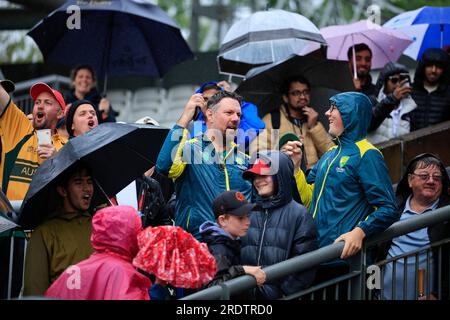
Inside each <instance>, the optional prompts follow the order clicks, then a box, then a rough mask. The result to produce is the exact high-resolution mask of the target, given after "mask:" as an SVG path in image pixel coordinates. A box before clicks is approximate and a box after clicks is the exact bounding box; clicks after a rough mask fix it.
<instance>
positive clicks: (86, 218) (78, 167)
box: [24, 162, 94, 296]
mask: <svg viewBox="0 0 450 320" xmlns="http://www.w3.org/2000/svg"><path fill="white" fill-rule="evenodd" d="M55 185H56V188H55V190H54V193H55V198H57V199H58V200H59V203H60V205H59V206H58V207H56V208H53V209H52V208H49V211H52V210H54V211H52V212H50V214H51V215H50V217H49V218H48V219H47V221H45V222H44V223H42V224H40V225H38V226H37V227H36V229H35V230H34V231H33V233H32V234H31V238H30V240H29V243H28V247H27V253H26V259H25V276H24V295H26V296H41V295H43V294H44V292H45V291H46V290H47V289H48V288H49V287H50V285H51V284H52V283H53V282H54V281H55V280H56V279H57V278H58V277H59V275H60V274H61V273H62V272H63V271H64V270H66V268H67V267H69V266H70V265H73V264H76V263H78V262H80V261H81V260H84V259H86V258H88V257H89V255H90V254H91V253H92V247H91V244H90V241H89V239H90V236H91V220H92V215H91V213H90V212H89V209H90V205H91V200H92V197H93V195H94V185H93V181H92V175H91V172H90V169H89V168H88V167H86V166H85V165H84V164H83V163H82V162H77V163H76V164H75V165H73V166H72V167H71V168H70V169H69V170H67V171H65V172H64V173H63V174H62V175H61V176H60V177H59V179H58V180H57V181H56V183H55Z"/></svg>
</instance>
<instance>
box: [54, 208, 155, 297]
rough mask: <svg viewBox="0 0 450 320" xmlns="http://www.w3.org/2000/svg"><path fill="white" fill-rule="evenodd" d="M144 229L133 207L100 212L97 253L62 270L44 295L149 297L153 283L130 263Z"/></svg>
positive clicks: (96, 229)
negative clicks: (140, 233)
mask: <svg viewBox="0 0 450 320" xmlns="http://www.w3.org/2000/svg"><path fill="white" fill-rule="evenodd" d="M141 229H142V225H141V219H140V218H139V215H138V213H137V212H136V210H135V209H133V208H132V207H129V206H115V207H108V208H104V209H101V210H99V211H97V213H96V214H95V216H94V218H93V220H92V235H91V243H92V247H93V248H94V253H93V254H92V255H91V256H90V257H89V259H86V260H84V261H81V262H80V263H78V264H77V265H76V266H75V267H74V266H72V267H69V268H68V269H67V270H66V271H65V272H64V273H62V274H61V276H60V277H59V278H58V279H57V280H56V281H55V282H54V283H53V285H52V286H51V287H50V288H49V289H48V290H47V292H46V294H45V295H46V296H47V297H53V298H58V299H64V300H149V295H148V290H149V288H150V286H151V282H150V280H149V279H148V278H147V277H146V276H144V275H142V274H141V273H139V272H138V271H137V270H136V269H135V268H134V267H133V265H132V263H131V262H132V260H133V258H134V257H135V256H136V254H137V252H138V250H139V248H138V243H137V234H138V233H139V231H141ZM76 277H79V282H78V283H77V281H76ZM68 283H70V284H73V287H68V285H67V284H68ZM77 287H78V288H77Z"/></svg>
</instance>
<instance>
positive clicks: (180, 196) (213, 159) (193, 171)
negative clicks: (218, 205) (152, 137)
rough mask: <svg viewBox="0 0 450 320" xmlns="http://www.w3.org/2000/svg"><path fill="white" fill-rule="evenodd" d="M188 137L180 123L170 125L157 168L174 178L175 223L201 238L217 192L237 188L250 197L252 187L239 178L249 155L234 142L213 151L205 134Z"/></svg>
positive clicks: (210, 216) (211, 215) (210, 215)
mask: <svg viewBox="0 0 450 320" xmlns="http://www.w3.org/2000/svg"><path fill="white" fill-rule="evenodd" d="M188 137H189V132H188V130H187V129H185V128H183V127H181V126H179V125H175V126H174V127H173V128H172V130H171V131H170V132H169V134H168V135H167V138H166V140H165V141H164V145H163V147H162V149H161V151H160V153H159V156H158V160H157V163H156V170H157V172H159V173H161V174H163V175H166V176H168V177H169V178H171V179H174V180H175V192H176V194H177V203H176V206H175V225H176V226H179V227H181V228H183V229H184V230H186V231H188V232H189V233H191V234H192V235H193V236H194V237H195V238H197V239H198V240H200V233H199V227H200V225H201V224H202V223H203V222H205V221H215V218H214V214H213V212H212V210H211V208H212V204H213V201H214V199H215V198H216V197H217V196H218V195H219V194H220V193H222V192H223V191H229V190H236V191H240V192H242V193H243V194H244V195H245V197H246V198H247V200H249V201H250V200H251V193H252V186H251V184H250V183H249V182H248V181H246V180H244V179H243V178H242V174H243V172H244V171H245V170H247V168H248V165H249V157H248V156H247V155H246V154H245V153H244V152H241V151H240V148H239V146H238V145H236V144H233V145H232V146H231V148H230V149H229V150H226V151H224V152H223V154H221V155H219V154H216V152H215V149H214V147H213V145H212V142H211V140H209V139H208V137H207V136H206V134H201V135H199V136H196V137H195V138H193V139H191V140H187V139H188ZM172 155H173V158H172Z"/></svg>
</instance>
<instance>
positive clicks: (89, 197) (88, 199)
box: [83, 194, 91, 202]
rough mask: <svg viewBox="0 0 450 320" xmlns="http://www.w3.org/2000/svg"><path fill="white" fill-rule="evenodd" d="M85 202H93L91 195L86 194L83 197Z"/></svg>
mask: <svg viewBox="0 0 450 320" xmlns="http://www.w3.org/2000/svg"><path fill="white" fill-rule="evenodd" d="M83 200H84V201H86V202H89V201H91V195H90V194H84V195H83Z"/></svg>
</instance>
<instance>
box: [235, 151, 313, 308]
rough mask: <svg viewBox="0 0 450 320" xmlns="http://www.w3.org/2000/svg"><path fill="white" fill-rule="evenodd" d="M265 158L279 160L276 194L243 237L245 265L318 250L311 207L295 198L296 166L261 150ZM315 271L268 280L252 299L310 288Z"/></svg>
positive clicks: (254, 216)
mask: <svg viewBox="0 0 450 320" xmlns="http://www.w3.org/2000/svg"><path fill="white" fill-rule="evenodd" d="M260 156H261V158H263V159H264V158H266V159H267V160H269V159H270V161H271V163H272V164H276V163H277V162H278V160H277V159H279V163H278V165H279V166H278V168H279V170H278V172H277V174H276V176H273V177H276V178H275V179H274V180H276V183H275V184H276V185H277V192H276V194H275V195H273V196H271V197H268V198H262V197H259V196H257V198H256V203H257V204H259V205H260V206H261V208H262V211H260V212H258V211H255V212H253V213H252V214H251V215H250V228H249V230H248V233H247V235H246V236H245V237H243V238H242V248H241V262H242V264H243V265H251V266H262V267H267V266H270V265H273V264H276V263H279V262H282V261H285V260H288V259H290V258H293V257H295V256H299V255H301V254H304V253H306V252H309V251H313V250H316V249H317V248H318V244H317V231H316V227H315V226H314V222H313V220H312V218H311V215H310V214H309V212H308V210H307V209H306V208H305V207H304V206H302V205H300V204H298V203H297V202H295V201H294V200H293V199H292V180H293V170H294V165H293V163H292V161H291V160H290V159H289V158H288V157H287V156H286V155H285V154H283V153H280V152H277V151H269V152H267V153H266V152H261V153H260ZM314 276H315V270H314V269H313V270H307V271H304V272H301V273H295V274H291V275H289V276H287V277H285V278H282V279H280V280H276V281H270V282H266V283H265V284H264V285H263V286H261V287H258V288H256V289H254V290H252V292H251V293H250V295H251V297H250V298H256V299H278V298H281V297H282V296H283V295H289V294H292V293H294V292H298V291H300V290H302V289H306V288H308V287H309V286H310V285H311V283H312V281H313V280H314Z"/></svg>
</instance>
